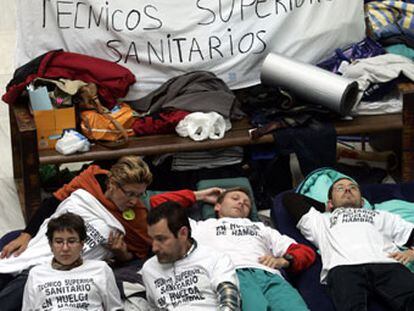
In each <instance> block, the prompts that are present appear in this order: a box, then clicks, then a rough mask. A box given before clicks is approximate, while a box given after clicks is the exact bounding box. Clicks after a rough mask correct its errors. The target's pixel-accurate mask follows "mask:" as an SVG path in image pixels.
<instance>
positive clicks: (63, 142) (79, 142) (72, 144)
mask: <svg viewBox="0 0 414 311" xmlns="http://www.w3.org/2000/svg"><path fill="white" fill-rule="evenodd" d="M90 146H91V144H90V142H89V141H88V139H87V138H86V137H85V136H83V135H82V134H81V133H79V132H77V131H75V130H67V131H65V132H64V133H63V136H62V138H60V139H59V140H58V141H57V142H56V146H55V149H56V151H57V152H59V153H62V154H64V155H68V154H72V153H75V152H86V151H89V149H90Z"/></svg>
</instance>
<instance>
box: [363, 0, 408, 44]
mask: <svg viewBox="0 0 414 311" xmlns="http://www.w3.org/2000/svg"><path fill="white" fill-rule="evenodd" d="M365 12H366V14H367V17H368V27H369V28H371V29H370V30H371V33H373V34H374V35H375V37H376V39H380V38H388V37H391V36H397V35H406V36H409V37H411V38H414V3H409V2H407V1H394V0H389V1H372V2H369V3H366V4H365Z"/></svg>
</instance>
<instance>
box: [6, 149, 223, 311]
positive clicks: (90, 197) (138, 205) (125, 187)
mask: <svg viewBox="0 0 414 311" xmlns="http://www.w3.org/2000/svg"><path fill="white" fill-rule="evenodd" d="M151 181H152V174H151V172H150V170H149V168H148V166H147V164H146V163H145V162H144V161H143V160H142V159H141V158H140V157H137V156H126V157H122V158H120V159H119V160H118V161H117V162H116V163H115V164H114V165H113V166H112V167H111V169H110V170H109V171H108V170H105V169H102V168H101V167H99V166H97V165H91V166H89V167H88V168H87V169H86V170H84V171H83V172H82V173H80V174H79V175H78V176H77V177H75V178H74V179H73V180H72V181H71V182H70V183H69V184H66V185H64V186H63V187H62V188H61V189H59V190H58V191H56V192H55V193H54V194H53V196H52V197H51V198H49V199H47V200H45V201H44V202H43V204H42V206H41V207H40V208H39V210H38V211H37V212H36V214H35V215H34V216H33V218H32V220H31V221H30V222H29V224H28V225H27V227H26V229H25V230H24V231H23V232H22V233H21V234H20V236H19V237H18V238H17V239H15V240H13V241H11V242H10V243H9V244H7V245H6V246H5V247H4V248H3V250H2V253H1V258H3V259H1V260H0V305H1V303H2V301H3V300H5V299H7V301H8V302H9V303H8V307H9V306H10V308H8V307H7V308H6V309H2V310H3V311H6V310H17V309H19V308H18V307H16V306H17V305H18V304H19V303H20V302H21V297H22V295H23V288H24V284H25V282H26V278H27V271H26V270H25V269H27V268H29V267H30V266H33V265H36V264H38V262H39V261H40V257H39V258H33V256H32V255H31V254H30V255H29V253H31V252H33V249H34V248H35V247H34V246H33V245H35V242H38V240H39V239H41V238H38V236H39V233H40V232H39V230H46V229H45V226H46V220H47V219H48V218H49V217H53V215H54V214H55V213H56V212H62V209H64V208H65V206H68V208H69V209H68V211H72V212H75V213H77V214H80V215H81V216H82V218H84V220H85V221H86V222H87V227H89V228H88V230H87V232H88V241H87V242H89V243H86V246H87V248H86V250H87V251H86V253H85V256H88V258H93V259H102V258H105V257H107V255H108V254H106V253H105V252H109V251H110V252H111V253H112V254H113V256H114V257H115V260H116V263H117V264H120V265H127V268H128V265H129V264H130V263H131V262H133V264H134V266H133V267H134V268H135V270H136V266H137V265H140V264H141V261H142V260H144V259H146V258H147V256H148V254H149V251H150V246H151V239H150V238H149V236H148V234H147V222H146V217H147V208H146V207H145V205H144V203H143V202H142V200H141V196H142V195H143V194H144V193H145V191H146V188H147V186H148V185H149V184H150V183H151ZM220 191H221V189H219V188H210V189H207V190H202V191H194V192H193V191H191V190H180V191H175V192H168V193H164V194H158V195H155V196H152V197H151V198H150V205H151V206H157V205H159V204H161V203H163V202H165V201H174V202H177V203H179V204H180V205H182V206H183V207H187V206H190V205H192V204H193V203H195V201H196V200H197V201H199V200H200V201H205V202H214V200H215V199H216V197H217V193H218V192H220ZM81 206H82V207H83V208H82V209H81V208H80V207H81ZM88 209H90V210H89V211H88ZM85 212H86V214H85V215H83V214H82V213H85ZM96 213H100V214H101V215H98V216H97V215H94V214H96ZM88 219H89V220H90V221H88ZM92 220H93V221H92ZM95 221H97V222H99V224H100V225H99V226H98V230H97V229H96V228H94V227H93V226H94V222H95ZM42 228H43V229H42ZM111 228H112V229H111ZM114 229H116V230H114ZM32 237H33V238H32ZM34 240H35V241H34ZM29 242H30V243H31V244H30V245H32V247H30V245H29ZM41 243H43V244H42V245H43V249H44V248H45V247H46V248H47V244H46V242H45V241H43V242H41ZM28 246H29V248H31V252H29V253H28V251H25V250H26V249H27V248H28ZM38 249H40V247H38ZM24 251H25V252H24ZM49 253H50V251H49ZM12 254H13V256H11V255H12ZM42 256H44V257H47V256H48V254H46V250H44V251H43V253H42ZM15 257H18V258H15ZM22 257H24V258H22ZM19 258H20V259H21V260H20V261H19ZM25 259H27V261H26V260H25ZM3 261H4V262H3ZM16 262H19V264H20V266H19V267H20V270H23V273H20V274H18V275H17V277H16V276H12V277H11V276H10V275H9V274H10V273H12V272H16V271H18V270H16V269H18V268H17V265H16ZM7 264H8V265H7ZM5 265H7V267H6V268H4V267H3V266H5ZM10 269H12V270H10ZM126 275H128V276H129V275H131V273H129V270H128V271H127V273H126ZM124 276H125V274H123V277H124ZM122 280H125V279H122ZM12 301H13V302H12Z"/></svg>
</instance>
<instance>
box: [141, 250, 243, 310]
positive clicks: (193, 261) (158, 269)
mask: <svg viewBox="0 0 414 311" xmlns="http://www.w3.org/2000/svg"><path fill="white" fill-rule="evenodd" d="M141 274H142V278H143V281H144V284H145V289H146V292H147V299H148V302H149V304H150V305H151V306H152V307H153V308H156V309H157V310H181V311H183V310H188V311H193V310H194V311H196V310H217V309H218V306H219V301H218V294H217V287H218V285H219V284H220V283H223V282H230V283H232V284H234V285H236V286H237V287H238V285H239V283H238V279H237V276H236V271H235V270H234V266H233V264H232V262H231V260H230V258H229V257H228V256H227V255H225V254H222V253H219V252H217V251H215V250H214V249H212V248H209V247H207V246H204V245H200V243H199V244H198V245H196V246H195V248H194V249H193V250H190V251H189V253H188V254H187V255H186V256H185V257H184V258H182V259H180V260H177V261H176V262H174V263H166V264H160V263H159V262H158V259H157V257H156V256H153V257H151V258H150V259H148V260H147V261H146V262H145V264H144V266H143V267H142V270H141Z"/></svg>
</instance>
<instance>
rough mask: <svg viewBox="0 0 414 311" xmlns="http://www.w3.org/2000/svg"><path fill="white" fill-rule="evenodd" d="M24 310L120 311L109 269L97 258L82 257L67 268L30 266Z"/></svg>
mask: <svg viewBox="0 0 414 311" xmlns="http://www.w3.org/2000/svg"><path fill="white" fill-rule="evenodd" d="M23 310H24V311H35V310H36V311H40V310H42V311H46V310H47V311H52V310H56V311H57V310H61V311H62V310H63V311H71V310H88V311H100V310H102V311H115V310H123V305H122V302H121V297H120V294H119V290H118V288H117V286H116V283H115V277H114V274H113V272H112V270H111V268H110V267H109V266H108V265H107V264H106V263H105V262H104V261H99V260H85V261H84V262H83V264H82V265H81V266H79V267H76V268H73V269H71V270H68V271H62V270H56V269H53V268H52V265H51V263H48V264H43V265H38V266H36V267H33V268H32V269H31V270H30V272H29V277H28V279H27V282H26V286H25V290H24V296H23Z"/></svg>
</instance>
